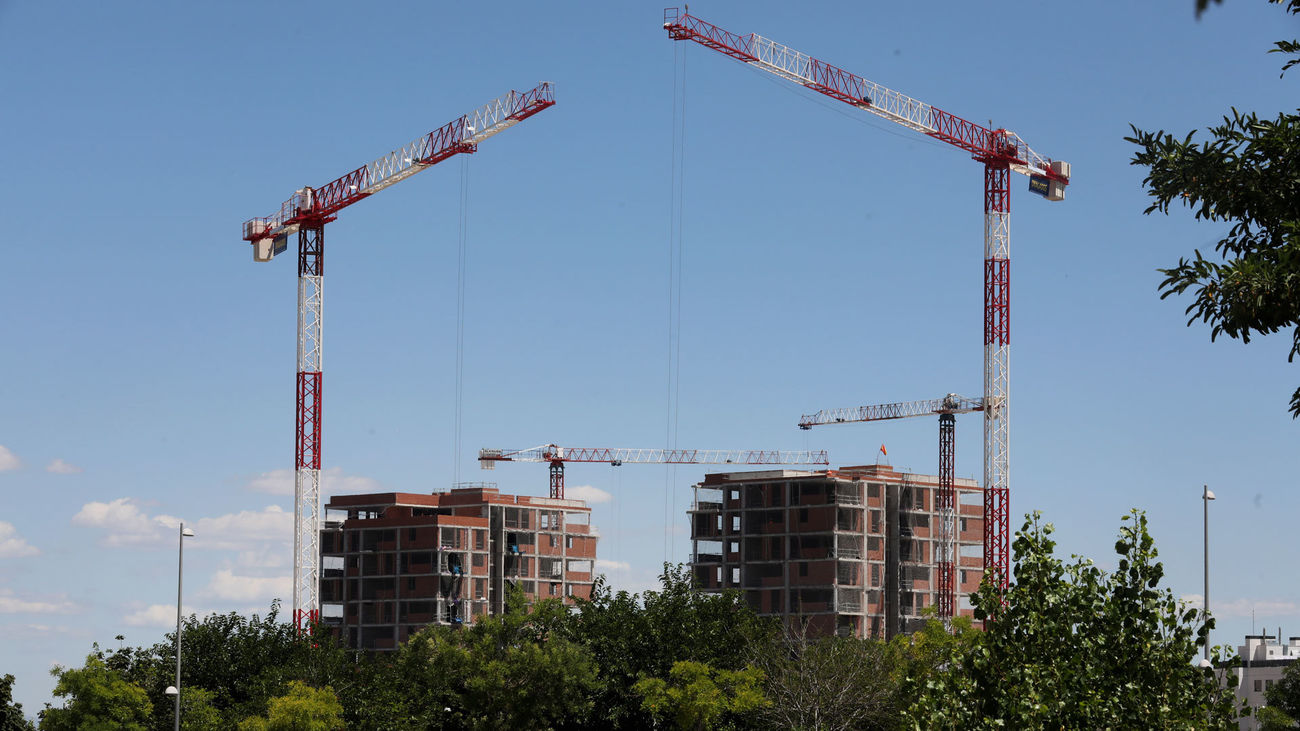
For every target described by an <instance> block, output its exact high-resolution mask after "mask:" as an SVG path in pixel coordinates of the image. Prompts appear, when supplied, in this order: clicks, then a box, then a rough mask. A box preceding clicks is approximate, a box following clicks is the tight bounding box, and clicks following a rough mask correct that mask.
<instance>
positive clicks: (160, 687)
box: [95, 601, 361, 731]
mask: <svg viewBox="0 0 1300 731" xmlns="http://www.w3.org/2000/svg"><path fill="white" fill-rule="evenodd" d="M279 610H280V606H279V602H278V601H275V602H272V604H271V608H270V611H269V612H267V613H266V614H265V615H257V614H253V615H249V616H245V615H241V614H237V613H234V612H231V613H229V614H212V615H208V616H206V617H204V618H203V619H199V618H198V617H196V616H194V615H190V616H189V617H187V618H186V619H185V620H184V626H183V631H184V637H185V641H184V643H183V644H182V651H183V653H184V656H183V657H182V662H181V670H182V676H181V687H182V688H183V689H185V694H184V695H185V696H186V697H187V696H188V694H189V691H190V690H191V689H200V690H203V691H206V692H207V693H208V694H209V695H208V696H206V697H205V698H204V700H205V702H206V703H207V705H209V706H211V707H212V708H213V709H214V710H215V711H216V712H217V714H218V715H219V716H220V717H221V718H222V719H224V720H225V721H226V722H227V724H228V725H234V724H235V723H237V722H238V721H239V719H242V718H247V717H251V716H262V715H265V713H266V710H267V704H268V703H269V702H270V700H271V698H273V697H275V696H276V695H278V694H279V693H281V692H282V691H283V689H284V688H285V684H286V683H288V682H289V681H291V680H301V681H304V682H306V683H307V684H309V685H312V686H314V687H323V686H326V685H332V686H333V687H335V688H339V693H340V695H346V694H351V693H354V692H356V690H357V688H356V685H357V681H358V680H359V679H361V675H360V673H359V672H358V662H357V660H356V658H355V656H354V655H353V653H350V652H348V651H347V650H344V649H343V648H342V647H340V646H339V645H338V643H337V642H336V641H335V640H334V639H333V637H332V636H331V635H330V634H329V633H328V631H326V630H324V629H323V628H317V630H314V631H312V632H309V633H304V632H300V631H299V630H298V628H296V627H295V626H294V625H292V624H290V623H288V622H282V621H280V617H279ZM117 639H118V640H119V641H121V640H122V637H121V636H120V635H119V636H118V638H117ZM175 643H176V641H175V635H174V634H173V633H170V632H169V633H168V634H167V635H166V639H165V640H164V641H163V642H160V643H157V644H155V645H153V646H152V647H139V648H136V647H129V646H123V647H119V648H117V649H115V650H109V651H104V650H100V649H99V648H98V646H96V648H95V655H96V657H98V658H99V659H100V660H102V661H103V662H104V663H105V665H106V666H107V667H109V668H112V669H114V670H117V671H118V672H120V673H122V674H123V676H124V677H125V678H126V679H127V680H129V681H131V682H133V683H135V684H137V685H139V686H140V687H142V688H144V689H145V690H146V691H147V692H148V695H149V699H150V702H151V703H152V705H153V708H154V711H153V718H154V722H153V726H152V727H153V728H154V729H155V730H156V731H166V730H167V729H170V728H171V727H172V715H173V703H174V701H173V699H172V697H171V696H168V695H166V694H165V693H164V692H163V691H164V690H165V689H166V687H167V686H168V685H171V684H173V683H174V682H175V672H176V644H175ZM182 702H184V700H183V701H182ZM205 714H206V712H205ZM184 715H185V714H184V713H182V716H184Z"/></svg>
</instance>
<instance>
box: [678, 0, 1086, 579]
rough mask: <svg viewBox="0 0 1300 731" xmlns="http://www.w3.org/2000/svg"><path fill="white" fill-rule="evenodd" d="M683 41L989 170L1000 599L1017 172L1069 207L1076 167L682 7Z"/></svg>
mask: <svg viewBox="0 0 1300 731" xmlns="http://www.w3.org/2000/svg"><path fill="white" fill-rule="evenodd" d="M664 28H665V29H666V30H667V31H668V36H669V37H670V38H672V39H673V40H675V41H695V42H696V43H699V44H700V45H702V46H705V47H706V48H711V49H713V50H715V51H718V52H719V53H723V54H726V55H728V56H730V57H732V58H734V59H736V60H738V61H741V62H744V63H747V64H749V65H751V66H753V67H754V68H758V69H762V70H763V71H767V72H769V73H771V74H775V75H776V76H779V77H781V78H783V79H786V80H787V81H792V82H794V83H796V84H800V85H802V86H805V87H807V88H809V89H812V90H813V91H816V92H819V93H821V94H825V95H826V96H829V97H831V98H832V99H836V100H838V101H841V102H844V103H846V104H848V105H850V106H853V107H856V108H858V109H861V110H862V111H864V112H869V113H871V114H875V115H876V116H878V117H881V118H884V119H887V120H889V121H891V122H894V123H895V124H900V125H902V126H904V127H907V128H909V129H912V130H915V131H917V132H920V133H921V134H924V135H928V136H930V137H933V138H935V139H937V140H942V141H944V142H947V143H948V144H950V145H953V146H954V147H957V148H958V149H961V150H964V151H965V152H968V153H970V155H971V158H972V159H974V160H975V161H976V162H978V163H980V164H981V165H983V166H984V405H985V408H984V532H985V535H984V562H985V568H986V569H989V570H991V571H992V572H993V580H994V581H995V582H996V584H997V586H998V588H999V590H1002V589H1005V588H1006V585H1007V581H1008V578H1009V577H1008V573H1009V570H1010V563H1011V555H1010V549H1011V545H1010V516H1009V498H1010V489H1011V479H1010V453H1011V433H1010V427H1009V421H1008V420H1009V412H1008V405H1009V398H1010V394H1011V389H1010V344H1011V173H1012V172H1016V173H1020V174H1022V175H1027V176H1029V189H1030V190H1031V191H1033V192H1035V193H1038V194H1040V195H1042V196H1043V197H1045V198H1047V199H1048V200H1051V201H1059V200H1064V199H1065V186H1066V185H1068V184H1069V183H1070V164H1069V163H1066V162H1062V161H1059V160H1052V159H1051V158H1047V157H1043V156H1042V155H1039V154H1038V153H1036V152H1034V151H1033V150H1031V149H1030V148H1029V146H1028V145H1026V144H1025V142H1024V141H1023V140H1021V139H1020V137H1019V136H1018V135H1017V134H1016V133H1014V132H1011V131H1010V130H1007V129H1002V128H998V129H989V128H988V127H984V126H981V125H978V124H975V123H974V122H970V121H967V120H965V119H962V118H961V117H958V116H956V115H953V114H949V113H948V112H945V111H943V110H941V109H938V108H937V107H934V106H932V105H930V104H926V103H925V102H922V101H920V100H917V99H913V98H911V97H909V96H906V95H904V94H901V93H899V92H897V91H894V90H893V89H889V88H887V87H884V86H881V85H880V84H877V83H875V82H874V81H868V80H867V79H864V78H862V77H861V76H858V75H857V74H853V73H850V72H848V71H845V70H843V69H841V68H838V67H836V66H832V65H831V64H828V63H826V62H824V61H820V60H818V59H815V58H812V57H811V56H808V55H807V54H804V53H800V52H799V51H796V50H794V49H792V48H789V47H787V46H783V45H781V44H780V43H776V42H774V41H771V40H768V39H767V38H764V37H762V36H760V35H756V34H753V33H751V34H749V35H738V34H736V33H731V32H730V31H726V30H723V29H722V28H719V27H718V26H716V25H713V24H712V23H708V22H705V21H703V20H700V19H699V18H696V17H695V16H693V15H690V14H680V13H679V11H678V9H677V8H668V9H667V10H665V11H664Z"/></svg>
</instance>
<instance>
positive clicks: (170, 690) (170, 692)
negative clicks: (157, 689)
mask: <svg viewBox="0 0 1300 731" xmlns="http://www.w3.org/2000/svg"><path fill="white" fill-rule="evenodd" d="M180 694H181V692H180V691H179V690H176V686H174V685H169V686H167V690H164V691H163V695H180Z"/></svg>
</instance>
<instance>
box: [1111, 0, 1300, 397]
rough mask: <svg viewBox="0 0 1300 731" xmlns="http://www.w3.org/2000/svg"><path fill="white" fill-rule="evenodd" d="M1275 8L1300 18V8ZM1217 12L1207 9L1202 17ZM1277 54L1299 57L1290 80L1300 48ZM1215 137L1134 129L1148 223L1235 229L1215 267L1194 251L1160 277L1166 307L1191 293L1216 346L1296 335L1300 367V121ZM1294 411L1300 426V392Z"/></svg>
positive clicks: (1235, 115)
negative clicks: (1180, 215)
mask: <svg viewBox="0 0 1300 731" xmlns="http://www.w3.org/2000/svg"><path fill="white" fill-rule="evenodd" d="M1217 1H1218V0H1216V2H1217ZM1272 2H1273V3H1274V4H1278V5H1283V6H1284V7H1285V9H1286V11H1287V12H1288V13H1290V14H1292V15H1296V14H1300V0H1286V2H1282V1H1281V0H1272ZM1207 4H1208V3H1207V0H1199V1H1198V4H1197V14H1198V16H1199V14H1200V13H1201V12H1202V11H1203V10H1204V9H1205V8H1206V7H1207ZM1270 52H1271V53H1284V54H1288V55H1291V56H1293V58H1291V59H1289V60H1288V61H1287V62H1286V63H1285V64H1284V65H1283V67H1282V74H1283V75H1285V73H1286V71H1287V70H1288V69H1290V68H1291V67H1292V66H1294V65H1295V64H1297V63H1300V43H1297V41H1295V40H1284V41H1278V42H1277V43H1276V44H1274V47H1273V48H1272V49H1271V50H1270ZM1208 132H1209V135H1210V138H1209V139H1207V140H1206V141H1205V142H1197V141H1195V140H1194V138H1195V135H1196V132H1195V131H1192V132H1189V133H1187V134H1186V135H1184V136H1175V135H1174V134H1171V133H1167V132H1165V131H1164V130H1160V131H1157V132H1149V131H1144V130H1142V129H1139V128H1138V127H1137V126H1136V125H1133V126H1132V135H1131V136H1129V137H1125V138H1124V139H1125V140H1126V141H1128V142H1131V143H1133V144H1135V145H1137V147H1138V148H1139V149H1138V151H1137V152H1136V153H1135V154H1134V156H1133V158H1132V161H1131V162H1132V164H1133V165H1139V166H1142V167H1145V168H1147V170H1148V172H1147V175H1146V177H1145V178H1144V179H1143V181H1142V184H1143V186H1144V187H1146V189H1147V192H1148V194H1149V195H1150V196H1151V198H1152V199H1153V202H1152V204H1151V205H1150V206H1148V207H1147V209H1146V211H1145V212H1146V213H1147V214H1150V213H1154V212H1160V213H1165V214H1168V213H1169V208H1170V206H1171V204H1179V205H1182V206H1186V207H1187V208H1189V209H1190V210H1191V211H1192V212H1193V214H1194V216H1195V217H1196V218H1197V219H1198V220H1205V221H1211V222H1220V223H1231V224H1232V225H1231V227H1230V228H1229V230H1228V232H1227V234H1226V235H1225V236H1223V237H1222V238H1221V239H1219V241H1218V242H1217V243H1216V244H1215V246H1214V250H1215V251H1216V252H1217V257H1215V258H1214V259H1211V258H1206V257H1205V256H1204V255H1203V254H1202V253H1201V251H1200V250H1199V249H1193V254H1192V256H1191V257H1190V258H1187V257H1184V258H1180V259H1179V261H1178V264H1177V265H1176V266H1173V267H1170V268H1168V269H1161V270H1160V272H1161V273H1162V274H1164V275H1165V279H1164V280H1163V281H1162V282H1161V283H1160V285H1159V289H1160V292H1161V295H1160V296H1161V299H1164V298H1166V297H1170V296H1174V295H1182V294H1185V293H1188V292H1191V293H1192V295H1193V300H1192V302H1191V304H1189V305H1188V306H1187V309H1186V314H1187V315H1188V316H1189V319H1188V322H1187V324H1188V325H1191V324H1192V323H1195V322H1196V321H1198V320H1199V321H1201V322H1203V323H1205V324H1207V325H1209V326H1210V339H1211V340H1215V339H1216V338H1218V336H1219V335H1226V336H1228V337H1229V338H1233V339H1240V340H1241V341H1242V342H1243V343H1249V342H1250V338H1251V336H1252V335H1267V334H1272V333H1276V332H1278V331H1280V330H1284V329H1287V328H1291V329H1292V347H1291V352H1290V354H1289V356H1288V360H1294V359H1295V356H1296V355H1297V354H1300V116H1297V115H1296V114H1294V113H1291V112H1282V113H1279V114H1278V115H1277V116H1276V117H1275V118H1272V119H1269V118H1264V117H1260V116H1258V115H1256V114H1255V113H1245V112H1240V111H1238V110H1237V109H1235V108H1234V109H1231V110H1230V113H1229V114H1228V115H1225V116H1224V117H1223V123H1222V124H1220V125H1218V126H1215V127H1211V128H1209V130H1208ZM1216 259H1217V260H1216ZM1290 410H1291V414H1292V416H1293V417H1300V389H1297V390H1296V391H1295V392H1294V393H1293V394H1292V397H1291V405H1290Z"/></svg>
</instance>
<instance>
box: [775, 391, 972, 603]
mask: <svg viewBox="0 0 1300 731" xmlns="http://www.w3.org/2000/svg"><path fill="white" fill-rule="evenodd" d="M983 410H984V401H983V400H982V399H969V398H965V397H962V396H958V395H957V394H955V393H950V394H948V395H947V396H944V397H943V398H941V399H930V400H928V401H901V402H898V403H892V404H876V405H874V406H857V407H854V408H851V409H823V410H821V411H818V412H817V413H815V414H806V415H804V416H802V417H800V419H799V428H800V429H811V428H813V427H814V426H823V425H825V424H851V423H854V422H862V421H886V420H889V419H909V418H911V417H914V416H931V415H934V414H938V415H939V492H938V500H936V501H935V503H936V510H937V512H938V513H939V536H938V538H939V541H938V543H939V550H938V554H939V560H938V561H936V563H937V564H938V571H937V573H938V575H939V581H938V582H937V583H938V586H936V587H935V607H936V609H937V610H938V613H939V617H940V618H942V619H944V620H947V619H950V618H951V617H952V616H953V614H954V613H955V612H956V610H957V592H956V578H955V577H956V568H957V541H956V535H957V489H956V479H955V477H956V468H957V462H956V458H957V429H956V426H957V419H956V417H955V416H954V414H968V413H970V412H972V411H983Z"/></svg>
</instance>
